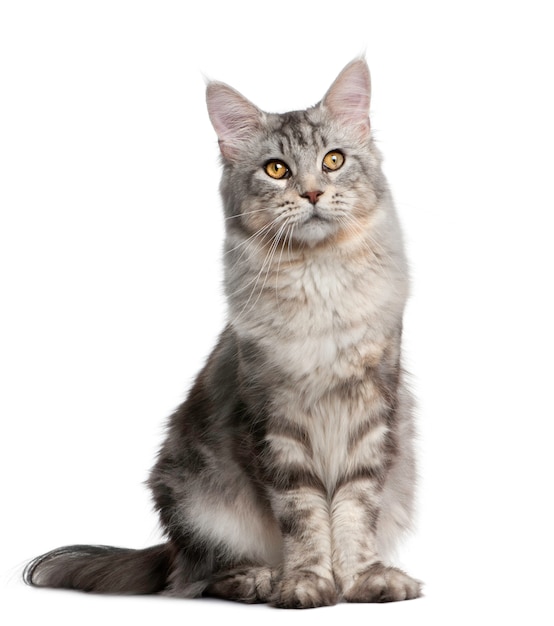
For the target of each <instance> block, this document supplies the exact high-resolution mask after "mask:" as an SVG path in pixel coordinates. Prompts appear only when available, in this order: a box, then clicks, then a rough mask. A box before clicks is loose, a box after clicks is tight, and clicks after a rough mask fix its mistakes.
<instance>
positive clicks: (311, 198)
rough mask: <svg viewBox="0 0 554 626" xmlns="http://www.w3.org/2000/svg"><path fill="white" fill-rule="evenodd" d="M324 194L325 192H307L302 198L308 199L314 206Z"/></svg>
mask: <svg viewBox="0 0 554 626" xmlns="http://www.w3.org/2000/svg"><path fill="white" fill-rule="evenodd" d="M322 194H323V191H306V193H303V194H302V198H308V200H309V201H310V202H311V203H312V204H315V203H316V202H317V201H318V199H319V196H321V195H322Z"/></svg>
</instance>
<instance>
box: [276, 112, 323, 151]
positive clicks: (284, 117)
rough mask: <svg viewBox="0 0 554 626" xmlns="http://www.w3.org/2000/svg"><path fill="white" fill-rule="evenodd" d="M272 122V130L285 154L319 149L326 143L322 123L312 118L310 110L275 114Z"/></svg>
mask: <svg viewBox="0 0 554 626" xmlns="http://www.w3.org/2000/svg"><path fill="white" fill-rule="evenodd" d="M272 122H273V123H272V125H271V126H272V131H273V133H274V136H275V137H276V138H277V139H278V142H279V148H280V149H281V151H282V152H283V154H295V153H297V152H298V151H299V150H302V151H306V150H310V151H313V150H314V149H317V150H319V149H323V148H324V147H325V145H326V137H325V136H324V135H323V133H322V127H321V125H320V124H319V123H318V122H316V121H314V120H313V119H311V118H310V115H309V112H308V111H292V112H289V113H283V114H279V115H277V114H275V115H274V116H272Z"/></svg>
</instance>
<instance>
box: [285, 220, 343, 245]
mask: <svg viewBox="0 0 554 626" xmlns="http://www.w3.org/2000/svg"><path fill="white" fill-rule="evenodd" d="M337 233H338V226H337V224H336V222H334V221H332V220H329V219H325V218H323V217H319V216H317V215H313V216H312V217H310V218H309V219H307V220H306V221H305V222H304V223H303V224H301V225H300V226H298V227H297V228H296V229H295V231H294V235H293V237H294V239H296V241H298V242H301V243H303V244H307V245H308V246H316V245H318V244H321V243H323V242H325V241H328V240H330V239H332V238H334V236H335V235H336V234H337Z"/></svg>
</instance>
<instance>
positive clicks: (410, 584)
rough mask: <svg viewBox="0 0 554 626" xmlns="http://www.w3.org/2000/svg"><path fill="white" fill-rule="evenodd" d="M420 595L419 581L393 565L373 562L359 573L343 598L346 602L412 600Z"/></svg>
mask: <svg viewBox="0 0 554 626" xmlns="http://www.w3.org/2000/svg"><path fill="white" fill-rule="evenodd" d="M420 595H421V583H420V582H419V581H417V580H414V579H413V578H411V577H410V576H408V574H405V573H404V572H403V571H401V570H399V569H396V568H395V567H387V566H386V565H383V564H382V563H375V564H374V565H372V566H371V567H370V568H369V569H368V570H366V571H365V572H363V573H362V574H360V575H359V577H358V578H357V580H356V581H355V582H354V584H353V585H352V587H350V589H348V590H347V591H346V592H345V593H344V599H345V600H346V601H347V602H397V601H399V600H413V599H414V598H419V596H420Z"/></svg>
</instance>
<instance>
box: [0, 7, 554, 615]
mask: <svg viewBox="0 0 554 626" xmlns="http://www.w3.org/2000/svg"><path fill="white" fill-rule="evenodd" d="M548 4H549V3H547V2H546V1H545V2H542V3H541V2H532V1H526V2H519V3H518V2H509V1H504V2H486V1H481V2H475V3H472V2H467V1H466V2H463V3H461V2H460V3H458V2H435V3H431V2H425V1H423V0H420V1H417V2H394V1H391V0H387V1H386V2H361V1H360V0H356V1H350V0H341V1H340V2H339V1H338V0H335V1H334V2H329V1H327V0H321V1H317V2H316V1H309V2H301V1H298V2H274V1H272V2H265V1H263V0H256V1H255V2H239V1H236V2H230V1H228V2H220V3H217V2H214V1H208V0H205V1H203V2H163V1H159V2H141V1H133V2H119V1H117V0H109V1H100V0H95V1H94V2H92V1H91V2H82V1H80V2H77V1H67V2H60V1H49V2H27V1H25V0H18V1H13V2H9V1H3V2H1V3H0V211H1V218H0V219H1V221H0V272H1V283H0V297H1V306H0V316H1V324H0V385H1V391H0V419H1V428H2V433H1V437H0V445H1V450H0V461H1V463H2V468H1V473H0V477H1V481H2V483H1V488H2V498H1V500H2V514H1V516H0V520H1V521H0V523H1V525H2V527H1V532H0V541H1V545H0V549H1V553H0V565H1V573H2V579H1V581H0V593H1V594H2V596H3V597H2V600H1V603H0V607H1V608H0V611H1V612H2V613H4V614H7V615H8V620H7V621H6V620H5V619H3V623H5V624H6V623H8V624H30V623H40V624H47V625H49V624H56V625H63V624H77V623H78V624H82V625H88V624H95V625H96V624H98V623H104V624H120V623H122V624H152V623H156V624H168V623H170V622H171V623H178V624H181V623H193V620H199V619H201V620H205V621H206V622H207V623H210V622H211V620H212V619H216V618H223V619H225V620H226V621H231V622H232V623H239V620H240V623H245V622H246V623H248V624H254V623H256V624H257V623H259V621H260V620H263V621H266V620H267V621H268V622H273V623H275V622H276V620H282V619H289V620H293V621H295V623H301V622H302V623H314V620H317V621H318V622H320V621H321V620H322V619H323V620H326V619H329V620H341V619H342V620H360V621H363V622H366V621H367V622H368V623H369V622H371V623H376V624H379V625H387V624H401V623H402V624H406V623H409V624H465V623H468V622H470V623H476V624H485V623H488V622H493V623H503V622H505V621H506V620H507V619H508V618H513V619H520V620H522V621H523V620H525V623H532V624H547V623H552V619H553V611H552V608H551V607H552V588H553V583H554V577H553V574H552V557H553V556H554V554H553V552H554V551H553V541H552V528H553V527H554V517H553V514H552V512H551V511H552V476H553V473H554V472H553V461H552V436H553V430H554V429H553V426H552V421H553V419H554V409H553V401H552V378H553V355H554V337H553V330H552V321H553V319H554V307H553V304H552V283H553V280H552V270H553V268H554V259H553V256H554V255H553V252H552V238H553V229H552V225H553V220H552V213H553V211H554V202H553V199H554V192H553V189H552V186H553V185H552V171H553V165H554V163H553V158H552V154H553V149H554V124H553V115H554V94H553V70H552V59H553V58H554V45H553V43H552V40H553V37H552V30H551V23H552V18H551V16H550V14H549V11H548ZM364 51H365V53H366V56H367V59H368V62H369V64H370V67H371V71H372V79H373V102H372V124H373V128H374V129H375V134H376V137H377V139H378V141H379V145H380V147H381V149H382V151H383V153H384V155H385V159H386V160H385V168H386V174H387V176H388V178H389V182H390V184H391V186H392V189H393V191H394V195H395V198H396V201H397V204H398V209H399V212H400V215H401V219H402V222H403V224H404V230H405V235H406V242H407V247H408V252H409V256H410V259H411V267H412V276H413V294H412V298H411V301H410V304H409V307H408V309H407V312H406V323H405V338H406V339H405V362H406V366H407V367H408V369H409V370H410V371H411V372H412V375H413V381H412V382H413V387H414V390H415V392H416V394H417V397H418V399H419V410H418V423H419V432H420V437H419V441H418V449H419V458H420V474H421V480H420V489H419V503H420V504H419V515H418V527H417V531H416V533H415V535H414V536H413V537H412V538H411V539H410V541H409V542H408V543H407V544H406V545H405V546H404V549H403V550H402V551H401V553H400V557H399V561H398V562H399V564H400V565H402V566H403V567H405V568H406V569H407V570H408V571H409V572H410V573H412V574H413V575H414V576H417V577H419V578H421V579H422V580H424V581H425V583H426V587H425V593H426V595H425V597H424V598H423V599H421V600H417V601H415V602H407V603H398V604H395V605H384V606H371V605H357V606H353V605H341V606H338V607H334V608H330V609H321V610H317V611H306V612H292V613H290V612H289V613H287V614H286V615H285V614H284V613H283V612H281V611H278V610H276V609H270V608H268V607H266V606H256V607H245V606H242V605H237V604H232V603H228V602H221V601H210V600H193V601H186V600H183V601H175V600H168V599H163V598H153V597H147V598H111V597H93V596H87V595H85V594H78V593H70V592H56V591H42V590H35V589H31V588H27V587H24V586H23V585H22V584H20V582H19V571H20V567H21V566H22V565H23V564H24V563H25V561H26V560H27V559H29V558H31V557H33V556H35V555H37V554H39V553H41V552H44V551H46V550H48V549H51V548H54V547H57V546H59V545H63V544H69V543H104V544H111V545H122V546H129V547H143V546H146V545H150V544H152V543H154V542H156V541H158V540H159V538H160V535H159V530H158V528H157V521H156V517H155V515H154V513H153V512H152V509H151V505H150V499H149V494H148V492H147V489H146V488H145V486H144V485H143V481H144V480H145V479H146V477H147V475H148V469H149V467H150V466H151V465H152V463H153V461H154V458H155V454H156V451H157V448H158V446H159V444H160V442H161V440H162V437H163V427H164V423H165V420H166V417H167V416H168V414H169V413H170V412H171V411H172V409H173V408H174V407H175V406H176V405H177V404H179V402H180V401H181V400H182V399H183V397H184V395H185V392H186V389H187V388H188V386H189V384H190V382H191V380H192V378H193V376H194V374H195V372H196V371H197V370H198V369H199V367H200V366H201V364H202V363H203V361H204V359H205V357H206V355H207V354H208V353H209V351H210V348H211V346H212V344H213V342H214V339H215V337H216V336H217V334H218V333H219V331H220V329H221V327H222V325H223V323H224V319H225V308H224V302H223V299H222V297H221V269H220V257H221V242H222V235H223V229H222V219H221V211H220V203H219V197H218V193H217V185H218V179H219V165H218V155H217V145H216V138H215V134H214V132H213V130H212V129H211V126H210V124H209V121H208V117H207V114H206V112H205V105H204V76H208V77H212V78H217V79H219V80H223V81H225V82H228V83H230V84H232V85H233V86H235V87H236V88H237V89H239V90H240V91H242V92H243V93H244V94H245V95H246V96H248V97H249V98H250V99H251V100H253V101H254V102H256V103H257V104H258V105H259V106H260V107H262V108H265V109H267V110H274V111H283V110H287V109H294V108H303V107H305V106H308V105H310V104H314V103H315V102H316V101H317V100H319V99H320V98H321V96H322V95H323V93H324V92H325V90H326V89H327V87H328V86H329V85H330V83H331V82H332V80H333V79H334V78H335V76H336V74H337V73H338V72H339V71H340V69H341V68H342V67H343V66H344V65H345V64H346V63H347V62H348V61H350V60H351V59H352V58H353V57H355V56H357V55H359V54H360V53H363V52H364Z"/></svg>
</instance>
